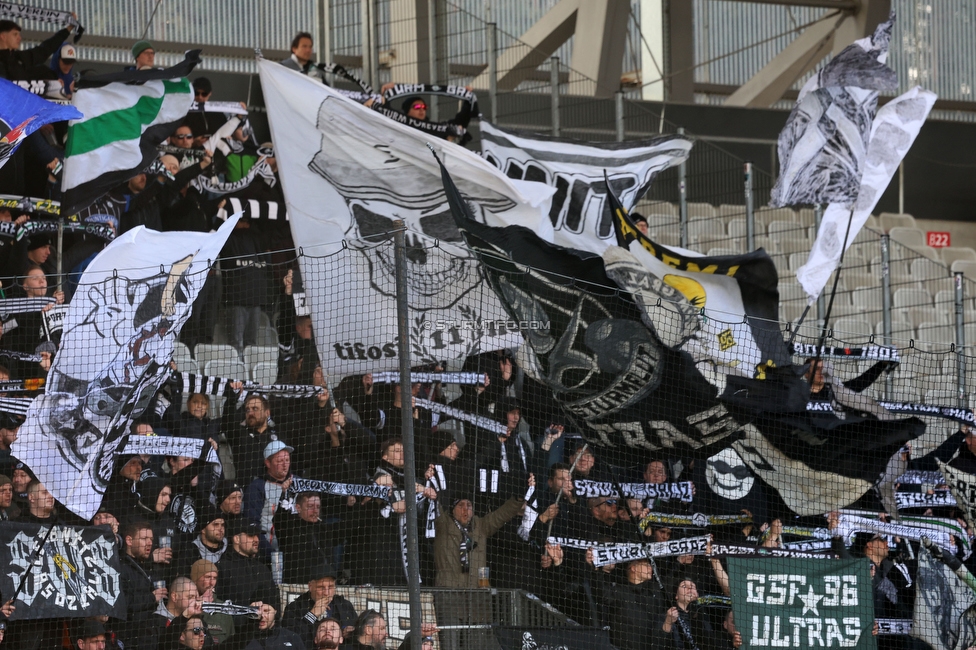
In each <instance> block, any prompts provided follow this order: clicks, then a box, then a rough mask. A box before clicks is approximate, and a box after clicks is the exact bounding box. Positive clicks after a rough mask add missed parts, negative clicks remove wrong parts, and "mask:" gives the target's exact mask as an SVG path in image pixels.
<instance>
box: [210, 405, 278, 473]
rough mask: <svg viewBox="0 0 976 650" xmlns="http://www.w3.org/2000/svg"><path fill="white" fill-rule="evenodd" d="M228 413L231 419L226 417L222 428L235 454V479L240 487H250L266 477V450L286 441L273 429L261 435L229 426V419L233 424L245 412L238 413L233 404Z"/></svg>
mask: <svg viewBox="0 0 976 650" xmlns="http://www.w3.org/2000/svg"><path fill="white" fill-rule="evenodd" d="M230 399H233V398H230ZM227 412H228V414H229V417H228V415H227V414H225V415H224V420H223V423H222V426H221V428H222V429H223V430H224V432H225V433H226V434H227V441H228V442H229V443H230V447H231V450H232V451H233V453H234V471H235V476H234V478H235V480H236V481H237V483H238V484H239V485H248V484H250V483H251V481H253V480H254V479H256V478H261V477H262V476H264V471H265V468H264V448H265V447H267V446H268V443H269V442H271V441H273V440H284V439H283V438H281V437H280V436H279V435H278V431H277V430H276V429H275V428H273V427H268V428H267V429H265V430H264V432H263V433H259V432H258V431H255V430H254V429H251V428H250V427H246V426H242V425H240V424H239V423H233V424H231V425H230V426H227V425H228V422H227V421H228V419H230V420H231V422H233V420H234V419H237V418H241V417H243V412H242V411H237V410H236V409H235V408H234V406H233V405H232V404H228V405H227ZM238 422H239V421H238Z"/></svg>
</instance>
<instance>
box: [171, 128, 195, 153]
mask: <svg viewBox="0 0 976 650" xmlns="http://www.w3.org/2000/svg"><path fill="white" fill-rule="evenodd" d="M169 144H170V146H172V147H179V148H180V149H190V148H191V147H192V146H193V129H191V128H190V127H189V126H187V125H186V124H181V125H180V126H178V127H176V130H175V131H173V135H171V136H169Z"/></svg>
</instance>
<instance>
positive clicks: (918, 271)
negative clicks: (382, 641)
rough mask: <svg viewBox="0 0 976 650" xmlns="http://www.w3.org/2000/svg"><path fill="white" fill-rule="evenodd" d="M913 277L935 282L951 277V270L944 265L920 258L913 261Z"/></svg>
mask: <svg viewBox="0 0 976 650" xmlns="http://www.w3.org/2000/svg"><path fill="white" fill-rule="evenodd" d="M911 269H912V277H913V278H915V279H916V280H933V279H936V278H939V279H941V278H947V277H949V269H947V268H946V266H945V265H944V264H940V263H939V262H934V261H932V260H930V259H927V258H924V257H920V258H918V259H916V260H913V261H912V267H911Z"/></svg>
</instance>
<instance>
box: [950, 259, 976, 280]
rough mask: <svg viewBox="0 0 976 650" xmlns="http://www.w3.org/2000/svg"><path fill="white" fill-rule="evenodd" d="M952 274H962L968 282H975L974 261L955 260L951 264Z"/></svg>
mask: <svg viewBox="0 0 976 650" xmlns="http://www.w3.org/2000/svg"><path fill="white" fill-rule="evenodd" d="M951 268H952V272H953V273H956V272H962V274H963V275H965V276H966V277H967V278H969V279H970V280H976V260H956V261H955V262H953V263H952V267H951Z"/></svg>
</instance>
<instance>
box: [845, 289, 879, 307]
mask: <svg viewBox="0 0 976 650" xmlns="http://www.w3.org/2000/svg"><path fill="white" fill-rule="evenodd" d="M851 300H852V302H853V303H854V305H855V306H856V307H861V308H863V309H864V310H865V311H881V288H880V287H857V288H856V289H855V290H854V293H853V294H852V295H851Z"/></svg>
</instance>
